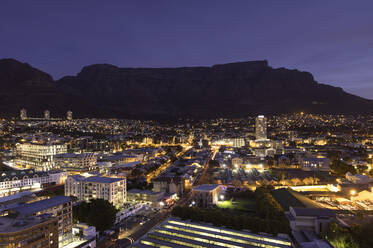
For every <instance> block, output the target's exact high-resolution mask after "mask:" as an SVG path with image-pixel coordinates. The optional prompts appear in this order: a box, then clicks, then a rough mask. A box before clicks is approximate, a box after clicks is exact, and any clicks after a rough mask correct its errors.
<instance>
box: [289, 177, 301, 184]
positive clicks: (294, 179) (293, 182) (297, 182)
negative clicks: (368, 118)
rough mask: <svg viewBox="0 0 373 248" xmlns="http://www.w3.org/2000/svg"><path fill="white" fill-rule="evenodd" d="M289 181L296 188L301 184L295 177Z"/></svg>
mask: <svg viewBox="0 0 373 248" xmlns="http://www.w3.org/2000/svg"><path fill="white" fill-rule="evenodd" d="M290 181H291V182H292V184H293V185H294V186H297V185H299V184H301V183H302V181H301V180H300V179H299V178H297V177H295V178H292V179H290Z"/></svg>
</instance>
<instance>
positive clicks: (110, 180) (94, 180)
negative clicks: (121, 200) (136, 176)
mask: <svg viewBox="0 0 373 248" xmlns="http://www.w3.org/2000/svg"><path fill="white" fill-rule="evenodd" d="M122 180H124V179H123V178H116V177H100V176H92V177H87V178H85V179H84V181H86V182H92V183H115V182H119V181H122Z"/></svg>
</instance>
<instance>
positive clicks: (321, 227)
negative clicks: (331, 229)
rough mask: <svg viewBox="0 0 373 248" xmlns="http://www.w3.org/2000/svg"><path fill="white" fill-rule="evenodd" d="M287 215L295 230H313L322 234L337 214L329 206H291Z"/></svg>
mask: <svg viewBox="0 0 373 248" xmlns="http://www.w3.org/2000/svg"><path fill="white" fill-rule="evenodd" d="M287 217H288V219H289V222H290V227H291V229H292V230H293V231H312V232H315V233H316V234H320V233H322V232H323V231H326V230H327V228H328V226H329V223H330V222H331V221H333V220H335V217H336V214H335V212H334V211H333V210H331V209H327V208H298V207H290V208H289V214H287Z"/></svg>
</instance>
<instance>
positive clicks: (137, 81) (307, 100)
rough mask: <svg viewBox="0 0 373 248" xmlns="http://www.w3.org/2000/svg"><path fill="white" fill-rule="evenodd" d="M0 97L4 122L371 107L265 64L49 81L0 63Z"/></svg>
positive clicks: (109, 69)
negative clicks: (30, 117) (33, 115)
mask: <svg viewBox="0 0 373 248" xmlns="http://www.w3.org/2000/svg"><path fill="white" fill-rule="evenodd" d="M12 85H13V86H12ZM14 86H16V87H14ZM3 89H5V90H3ZM0 90H1V93H3V94H5V95H6V96H7V99H8V100H6V101H5V100H3V99H0V104H1V106H0V113H3V114H12V115H14V113H15V114H18V111H19V109H21V108H22V107H25V108H26V109H30V110H31V111H39V112H41V111H42V110H43V109H45V108H49V110H51V112H52V114H53V112H56V113H57V114H60V113H62V112H63V113H64V112H66V110H67V108H70V109H72V110H73V111H74V113H76V114H79V116H89V117H133V118H175V117H197V118H198V117H201V118H209V117H240V116H247V115H249V114H258V113H264V114H270V113H286V112H294V111H305V112H314V113H373V101H372V100H367V99H364V98H361V97H358V96H354V95H351V94H348V93H346V92H344V91H343V90H342V89H341V88H337V87H333V86H329V85H324V84H319V83H317V82H316V81H315V80H314V79H313V76H312V75H311V74H310V73H308V72H300V71H297V70H288V69H285V68H279V69H274V68H271V67H270V66H268V63H267V61H249V62H239V63H231V64H223V65H214V66H212V67H182V68H119V67H116V66H113V65H108V64H97V65H91V66H86V67H84V68H83V69H82V71H81V72H80V73H78V74H77V75H76V76H66V77H64V78H62V79H60V80H58V81H57V82H53V80H52V78H51V77H50V76H49V75H48V74H46V73H43V72H41V71H39V70H37V69H34V68H32V67H30V66H29V65H27V64H22V63H19V62H17V61H15V60H9V59H8V60H0Z"/></svg>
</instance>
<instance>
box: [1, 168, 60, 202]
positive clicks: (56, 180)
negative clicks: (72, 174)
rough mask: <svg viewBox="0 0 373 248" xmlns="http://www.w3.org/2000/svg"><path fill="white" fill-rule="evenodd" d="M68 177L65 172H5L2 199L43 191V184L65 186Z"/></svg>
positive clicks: (3, 174)
mask: <svg viewBox="0 0 373 248" xmlns="http://www.w3.org/2000/svg"><path fill="white" fill-rule="evenodd" d="M66 177H67V173H66V172H63V171H48V172H42V171H34V170H19V171H4V172H2V173H1V176H0V197H4V196H7V195H14V194H17V193H19V192H21V191H26V190H32V189H41V187H42V185H43V184H63V183H64V181H65V179H66Z"/></svg>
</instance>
